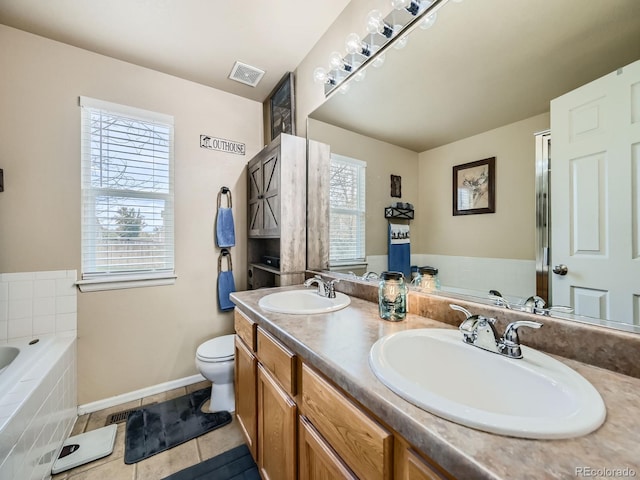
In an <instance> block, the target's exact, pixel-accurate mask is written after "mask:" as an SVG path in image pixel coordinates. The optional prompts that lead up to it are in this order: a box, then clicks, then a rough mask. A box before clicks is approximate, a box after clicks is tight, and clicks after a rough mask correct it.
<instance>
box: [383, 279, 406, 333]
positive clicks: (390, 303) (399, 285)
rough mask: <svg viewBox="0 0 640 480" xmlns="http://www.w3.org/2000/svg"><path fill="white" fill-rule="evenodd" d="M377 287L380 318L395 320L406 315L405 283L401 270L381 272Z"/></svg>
mask: <svg viewBox="0 0 640 480" xmlns="http://www.w3.org/2000/svg"><path fill="white" fill-rule="evenodd" d="M380 278H381V280H380V284H379V287H378V306H379V308H380V318H382V319H384V320H389V321H392V322H397V321H399V320H402V319H404V317H406V316H407V284H406V283H405V282H404V275H403V274H402V273H401V272H382V273H381V274H380Z"/></svg>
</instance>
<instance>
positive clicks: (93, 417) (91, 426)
mask: <svg viewBox="0 0 640 480" xmlns="http://www.w3.org/2000/svg"><path fill="white" fill-rule="evenodd" d="M139 406H140V400H133V401H131V402H127V403H122V404H120V405H116V406H115V407H109V408H105V409H104V410H98V411H97V412H93V413H91V414H90V415H89V421H88V422H87V428H86V429H85V431H86V432H89V431H91V430H95V429H96V428H100V427H104V426H105V425H104V423H105V422H106V420H107V417H108V416H109V415H111V414H112V413H117V412H120V411H122V410H129V409H130V408H136V407H139Z"/></svg>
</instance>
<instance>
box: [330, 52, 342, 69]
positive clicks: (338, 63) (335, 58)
mask: <svg viewBox="0 0 640 480" xmlns="http://www.w3.org/2000/svg"><path fill="white" fill-rule="evenodd" d="M329 66H330V67H331V68H333V69H334V70H342V69H343V68H344V59H343V58H342V55H341V54H340V52H333V53H332V54H331V55H330V56H329Z"/></svg>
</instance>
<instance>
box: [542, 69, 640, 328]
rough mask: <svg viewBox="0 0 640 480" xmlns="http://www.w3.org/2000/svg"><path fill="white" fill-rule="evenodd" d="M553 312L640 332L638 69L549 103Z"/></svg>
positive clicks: (639, 109)
mask: <svg viewBox="0 0 640 480" xmlns="http://www.w3.org/2000/svg"><path fill="white" fill-rule="evenodd" d="M551 137H552V139H553V145H552V149H551V158H552V161H551V165H552V169H551V224H552V226H553V227H552V240H551V241H552V248H551V266H550V268H551V269H554V268H555V270H556V271H558V272H561V270H562V269H561V268H560V266H561V265H565V266H566V267H567V271H566V274H565V275H561V274H558V273H555V272H554V274H552V278H551V290H552V294H551V297H552V302H553V304H554V305H570V306H572V307H573V308H574V309H575V313H577V314H579V315H587V316H591V317H598V318H603V319H609V320H615V321H619V322H625V323H635V324H640V318H639V316H640V302H639V299H640V61H638V62H635V63H632V64H631V65H629V66H627V67H624V68H623V69H620V70H618V71H617V72H613V73H611V74H609V75H607V76H605V77H602V78H600V79H598V80H596V81H594V82H591V83H589V84H587V85H585V86H583V87H580V88H578V89H577V90H574V91H572V92H569V93H567V94H566V95H563V96H562V97H559V98H557V99H555V100H553V101H552V102H551Z"/></svg>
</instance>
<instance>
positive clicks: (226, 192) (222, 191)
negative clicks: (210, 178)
mask: <svg viewBox="0 0 640 480" xmlns="http://www.w3.org/2000/svg"><path fill="white" fill-rule="evenodd" d="M222 195H225V196H226V197H227V208H231V190H230V189H229V187H222V188H221V189H220V191H219V192H218V208H220V204H221V203H222Z"/></svg>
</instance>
